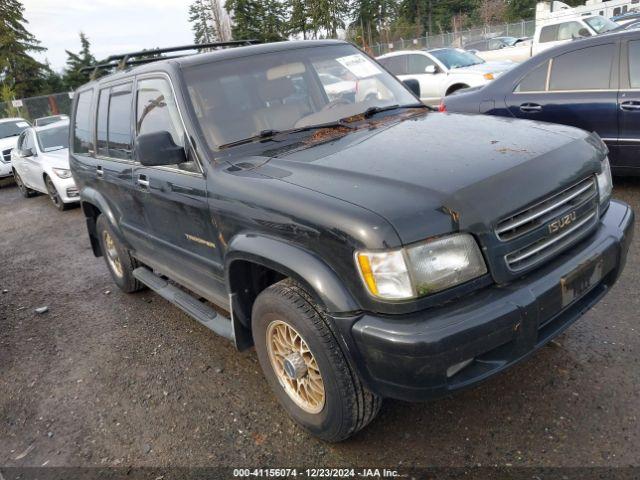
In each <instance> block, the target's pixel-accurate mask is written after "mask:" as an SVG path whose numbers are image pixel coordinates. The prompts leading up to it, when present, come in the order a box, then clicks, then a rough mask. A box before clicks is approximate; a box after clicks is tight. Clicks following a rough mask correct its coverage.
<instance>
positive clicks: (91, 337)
mask: <svg viewBox="0 0 640 480" xmlns="http://www.w3.org/2000/svg"><path fill="white" fill-rule="evenodd" d="M615 193H616V196H617V197H619V198H621V199H623V200H625V201H627V202H629V203H631V204H632V205H633V206H634V207H635V209H636V211H638V212H640V179H638V180H622V179H621V180H618V181H617V186H616V191H615ZM639 242H640V235H639V234H638V233H637V232H636V235H635V240H634V244H633V245H632V251H631V253H630V257H629V261H628V264H627V268H626V270H625V272H624V274H623V276H622V278H621V280H620V281H619V283H618V284H617V285H616V287H615V288H614V289H613V290H612V291H611V292H610V293H609V295H608V296H607V297H605V299H604V300H603V301H602V302H601V303H600V304H598V305H597V306H596V308H595V309H593V310H592V311H591V312H589V313H588V314H587V315H586V316H585V317H584V318H583V319H582V320H581V321H579V322H578V323H577V324H575V325H574V326H573V327H572V328H570V329H569V330H568V331H567V332H566V333H565V334H564V335H562V336H561V337H559V338H558V340H557V341H556V342H554V343H553V344H551V345H550V346H548V347H546V348H544V349H542V350H541V351H540V352H539V353H537V354H536V355H535V356H534V357H533V358H531V359H530V360H528V361H527V362H525V363H523V364H520V365H518V366H516V367H515V368H513V369H511V370H510V371H508V372H506V373H505V374H502V375H500V376H498V377H496V378H494V379H492V380H490V381H489V382H487V383H485V384H483V385H482V386H480V387H478V388H476V389H473V390H470V391H467V392H464V393H461V394H459V395H456V396H454V397H451V398H445V399H442V400H439V401H436V402H433V403H429V404H409V403H403V402H398V401H390V400H388V401H386V402H385V404H384V406H383V409H382V412H381V414H380V416H379V417H378V419H377V420H376V421H375V422H374V423H373V424H372V425H370V426H369V427H368V428H367V429H365V430H364V431H363V432H361V433H360V434H358V435H357V436H355V437H354V438H352V439H351V440H349V441H346V442H344V443H342V444H338V445H327V444H324V443H322V442H320V441H317V440H315V439H313V438H311V437H309V436H308V435H306V434H304V433H302V432H301V431H300V430H299V429H298V428H296V426H295V425H294V424H293V423H292V422H291V421H290V420H289V419H288V417H287V416H286V415H285V414H284V412H283V411H282V410H281V408H280V407H279V406H278V404H277V403H276V401H275V399H274V397H273V396H272V395H271V393H270V391H269V390H268V387H267V384H266V382H265V380H264V379H263V377H262V374H261V372H260V369H259V365H258V363H257V360H256V356H255V353H254V352H253V351H249V352H245V353H237V352H236V351H235V350H234V349H233V347H232V346H231V345H230V343H229V342H228V341H226V340H224V339H222V338H219V337H216V336H215V335H214V334H212V333H210V332H209V331H208V330H207V329H206V328H204V327H202V326H200V325H199V324H198V323H196V322H195V321H192V320H191V319H190V318H188V317H187V316H186V315H184V314H183V313H182V312H180V311H179V310H178V309H177V308H174V307H173V306H171V305H170V304H169V303H167V302H165V301H164V300H162V299H161V298H160V297H158V296H157V295H154V294H153V293H151V292H149V291H145V292H141V293H138V294H134V295H127V294H124V293H121V292H120V291H119V290H117V289H116V287H115V285H114V284H113V283H112V282H111V280H110V278H109V274H108V272H107V268H106V266H105V265H104V262H103V260H102V259H96V258H94V257H93V255H92V253H91V250H90V248H89V242H88V238H87V234H86V231H85V225H84V219H83V217H82V214H81V211H80V210H79V209H74V210H71V211H68V212H58V211H57V210H55V209H54V208H53V207H52V205H51V204H50V202H49V199H48V198H46V197H45V196H38V197H36V198H31V199H24V198H22V197H21V196H20V195H19V192H18V190H17V188H15V186H13V185H9V186H4V187H3V188H0V252H1V253H0V291H3V292H4V291H5V290H6V292H5V293H0V465H4V466H39V465H43V464H46V465H49V466H70V465H71V466H116V465H119V466H232V467H240V466H293V465H297V466H302V465H305V466H316V467H319V466H354V465H359V466H372V465H376V466H389V467H394V466H401V467H405V468H407V467H412V466H430V465H439V466H467V465H478V464H481V465H502V466H504V465H513V466H519V465H528V466H625V465H639V464H640V461H639V460H640V453H639V452H640V422H639V419H638V415H640V413H639V412H640V409H639V407H640V388H639V385H640V382H639V380H640V368H639V367H640V365H639V360H638V353H637V352H638V351H640V336H639V335H638V332H639V330H640V325H639V324H638V312H640V296H639V295H638V284H639V283H640V268H639V263H640V245H639ZM43 306H47V307H48V311H47V312H46V313H42V314H38V313H36V312H35V309H36V308H38V307H43Z"/></svg>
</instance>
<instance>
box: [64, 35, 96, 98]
mask: <svg viewBox="0 0 640 480" xmlns="http://www.w3.org/2000/svg"><path fill="white" fill-rule="evenodd" d="M80 45H81V49H80V52H78V53H73V52H70V51H69V50H65V51H66V52H67V66H66V68H65V71H64V75H63V78H62V80H63V82H64V85H65V86H66V87H67V89H69V90H75V89H76V88H78V87H79V86H81V85H83V84H85V83H87V82H88V81H89V80H90V75H91V72H89V71H85V72H81V71H80V70H81V69H82V68H84V67H90V66H92V65H95V64H96V59H95V58H94V56H93V55H92V54H91V51H90V48H91V44H90V43H89V39H88V38H87V36H86V35H85V34H84V33H82V32H80Z"/></svg>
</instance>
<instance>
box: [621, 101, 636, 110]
mask: <svg viewBox="0 0 640 480" xmlns="http://www.w3.org/2000/svg"><path fill="white" fill-rule="evenodd" d="M620 110H625V111H635V110H640V102H622V103H621V104H620Z"/></svg>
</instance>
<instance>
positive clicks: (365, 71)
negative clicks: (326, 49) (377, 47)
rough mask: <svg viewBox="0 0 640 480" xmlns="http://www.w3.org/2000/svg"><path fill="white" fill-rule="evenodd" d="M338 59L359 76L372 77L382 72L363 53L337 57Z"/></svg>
mask: <svg viewBox="0 0 640 480" xmlns="http://www.w3.org/2000/svg"><path fill="white" fill-rule="evenodd" d="M336 60H337V61H338V62H339V63H340V64H341V65H342V66H343V67H345V68H346V69H347V70H349V71H350V72H351V73H353V74H354V75H355V76H356V77H358V78H367V77H372V76H374V75H379V74H380V73H382V72H381V70H380V69H379V68H378V67H377V66H376V65H375V64H374V63H373V62H371V61H370V60H368V59H367V58H366V57H365V56H364V55H362V54H361V53H356V54H354V55H347V56H346V57H340V58H336Z"/></svg>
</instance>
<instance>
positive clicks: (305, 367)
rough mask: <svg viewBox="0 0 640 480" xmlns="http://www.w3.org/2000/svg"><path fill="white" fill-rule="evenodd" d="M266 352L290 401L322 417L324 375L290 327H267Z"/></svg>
mask: <svg viewBox="0 0 640 480" xmlns="http://www.w3.org/2000/svg"><path fill="white" fill-rule="evenodd" d="M267 351H268V353H269V360H270V361H271V367H272V368H273V371H274V372H275V374H276V377H277V378H278V382H280V385H282V387H283V388H284V390H285V392H287V395H289V398H291V400H293V401H294V402H295V404H296V405H298V406H299V407H300V408H302V409H303V410H304V411H305V412H308V413H320V412H321V411H322V409H323V408H324V403H325V393H324V383H323V382H322V375H321V374H320V369H319V368H318V363H317V362H316V359H315V357H314V356H313V353H311V350H310V349H309V347H308V346H307V342H305V341H304V339H303V338H302V336H301V335H300V334H299V333H298V332H297V331H296V329H295V328H293V327H292V326H291V325H289V324H287V323H285V322H283V321H281V320H274V321H272V322H271V323H270V324H269V326H268V327H267Z"/></svg>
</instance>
